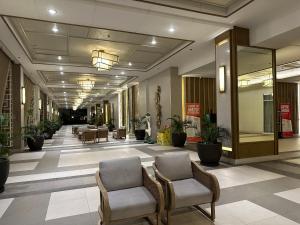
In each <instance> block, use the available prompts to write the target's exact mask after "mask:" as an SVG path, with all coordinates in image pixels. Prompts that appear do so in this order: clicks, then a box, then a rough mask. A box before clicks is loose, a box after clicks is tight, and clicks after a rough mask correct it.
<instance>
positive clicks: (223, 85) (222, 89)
mask: <svg viewBox="0 0 300 225" xmlns="http://www.w3.org/2000/svg"><path fill="white" fill-rule="evenodd" d="M225 69H226V68H225V66H220V67H219V91H220V93H224V92H225V90H226V71H225Z"/></svg>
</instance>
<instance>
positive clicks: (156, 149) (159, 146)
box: [148, 145, 179, 151]
mask: <svg viewBox="0 0 300 225" xmlns="http://www.w3.org/2000/svg"><path fill="white" fill-rule="evenodd" d="M148 148H150V149H151V150H154V151H168V150H175V149H179V148H177V147H173V146H162V145H157V146H149V147H148Z"/></svg>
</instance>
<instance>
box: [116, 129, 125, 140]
mask: <svg viewBox="0 0 300 225" xmlns="http://www.w3.org/2000/svg"><path fill="white" fill-rule="evenodd" d="M113 138H115V139H122V138H126V128H118V129H117V130H115V131H114V132H113Z"/></svg>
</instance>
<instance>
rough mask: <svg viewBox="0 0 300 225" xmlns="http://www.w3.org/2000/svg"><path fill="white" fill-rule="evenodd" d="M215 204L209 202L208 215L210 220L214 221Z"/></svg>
mask: <svg viewBox="0 0 300 225" xmlns="http://www.w3.org/2000/svg"><path fill="white" fill-rule="evenodd" d="M215 205H216V204H215V203H214V202H212V203H211V204H210V216H211V220H212V221H215V219H216V209H215V208H216V206H215Z"/></svg>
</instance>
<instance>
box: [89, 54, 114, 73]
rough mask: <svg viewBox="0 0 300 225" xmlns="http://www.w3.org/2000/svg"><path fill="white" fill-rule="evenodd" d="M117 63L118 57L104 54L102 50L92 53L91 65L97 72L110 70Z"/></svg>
mask: <svg viewBox="0 0 300 225" xmlns="http://www.w3.org/2000/svg"><path fill="white" fill-rule="evenodd" d="M118 63H119V56H117V55H114V54H110V53H106V52H104V50H93V51H92V64H93V66H94V67H96V68H97V70H98V71H103V70H110V69H111V68H112V66H113V65H115V64H118Z"/></svg>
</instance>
